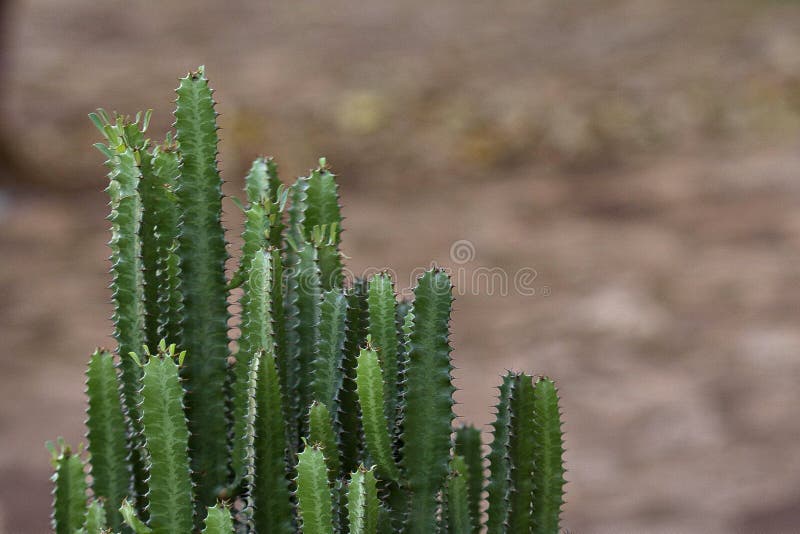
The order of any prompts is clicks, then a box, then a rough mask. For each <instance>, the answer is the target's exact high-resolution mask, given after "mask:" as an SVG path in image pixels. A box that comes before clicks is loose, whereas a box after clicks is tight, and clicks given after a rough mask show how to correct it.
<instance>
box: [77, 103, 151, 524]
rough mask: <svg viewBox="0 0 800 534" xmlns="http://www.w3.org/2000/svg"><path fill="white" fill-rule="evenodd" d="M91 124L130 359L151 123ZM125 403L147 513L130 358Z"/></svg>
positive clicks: (98, 116) (138, 309) (140, 331)
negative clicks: (104, 174) (100, 157)
mask: <svg viewBox="0 0 800 534" xmlns="http://www.w3.org/2000/svg"><path fill="white" fill-rule="evenodd" d="M89 117H90V118H91V120H92V122H94V124H95V126H96V127H97V128H98V130H100V132H101V133H102V134H103V136H104V137H105V139H106V144H102V143H98V144H96V145H95V147H97V148H98V149H99V150H100V151H101V152H102V153H103V154H104V155H105V156H106V158H107V159H106V166H107V167H108V169H109V173H108V178H109V183H108V187H107V189H106V192H107V193H108V195H109V198H110V199H111V202H110V204H111V213H110V215H109V217H108V219H109V221H111V241H109V248H110V249H111V275H112V282H111V288H112V294H111V300H112V302H113V304H114V314H113V316H112V320H113V322H114V338H115V339H116V341H117V352H118V353H119V354H123V355H127V354H128V353H129V352H132V351H139V350H140V349H141V347H142V345H144V343H145V341H146V338H145V316H146V311H145V310H146V305H145V300H144V298H145V292H144V266H143V263H142V243H141V239H140V233H139V232H140V227H141V225H142V201H141V196H140V194H139V187H140V182H141V179H142V172H141V168H140V166H141V162H142V152H143V150H144V148H145V147H146V146H147V140H145V139H144V132H145V131H146V130H147V125H148V123H149V121H150V114H149V113H147V114H145V115H144V117H142V115H141V114H139V115H137V116H136V118H135V120H131V119H130V118H129V117H123V116H119V115H116V116H115V117H114V121H113V122H112V120H111V117H109V115H108V114H107V113H106V112H105V111H103V110H102V109H98V110H97V113H92V114H90V115H89ZM120 369H121V381H122V399H123V402H124V404H125V409H126V411H127V413H128V421H129V425H130V432H129V440H128V452H129V454H130V457H131V466H132V471H133V477H134V495H133V498H134V499H135V501H136V504H137V506H138V508H139V510H140V511H142V512H144V507H145V498H144V494H145V493H146V491H147V486H146V483H145V478H146V476H147V475H146V471H145V461H146V459H145V458H144V455H145V452H144V447H143V443H142V441H141V426H140V424H139V418H140V416H139V411H138V405H139V399H138V388H139V380H140V378H141V370H140V369H139V368H138V367H137V366H136V365H135V364H134V363H133V361H132V360H130V359H129V358H121V359H120Z"/></svg>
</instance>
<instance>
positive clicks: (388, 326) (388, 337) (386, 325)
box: [367, 273, 400, 435]
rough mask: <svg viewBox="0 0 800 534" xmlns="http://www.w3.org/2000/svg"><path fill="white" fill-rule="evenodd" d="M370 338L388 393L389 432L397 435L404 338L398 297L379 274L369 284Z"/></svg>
mask: <svg viewBox="0 0 800 534" xmlns="http://www.w3.org/2000/svg"><path fill="white" fill-rule="evenodd" d="M367 300H368V304H369V335H370V336H371V338H372V344H373V346H374V347H375V348H376V350H377V351H378V355H379V357H380V362H381V369H382V372H383V378H384V380H383V384H384V385H383V389H384V391H385V405H384V411H385V412H386V418H387V420H388V421H389V433H390V434H392V435H394V433H395V423H396V417H397V398H398V379H397V378H398V376H400V362H399V358H400V354H399V347H400V339H399V335H398V331H397V324H396V320H397V319H396V317H397V298H396V297H395V292H394V283H393V282H392V278H391V276H390V275H389V274H388V273H379V274H376V275H375V276H373V277H372V278H371V279H370V281H369V296H368V299H367Z"/></svg>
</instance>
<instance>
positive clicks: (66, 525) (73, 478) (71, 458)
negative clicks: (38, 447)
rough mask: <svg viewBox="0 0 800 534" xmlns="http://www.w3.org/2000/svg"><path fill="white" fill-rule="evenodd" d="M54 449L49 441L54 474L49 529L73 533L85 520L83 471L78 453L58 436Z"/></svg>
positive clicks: (84, 477)
mask: <svg viewBox="0 0 800 534" xmlns="http://www.w3.org/2000/svg"><path fill="white" fill-rule="evenodd" d="M58 445H59V447H58V450H56V449H55V447H53V446H52V444H49V448H50V449H51V454H52V462H53V465H54V467H55V473H53V477H52V478H51V480H52V481H53V484H54V486H55V487H54V490H53V518H52V524H53V530H54V531H55V532H56V534H73V533H74V532H75V531H76V530H77V529H79V528H81V527H83V525H84V522H85V521H86V507H87V497H86V474H85V473H84V467H85V466H84V463H83V460H81V457H80V454H75V453H74V452H73V451H72V449H71V448H70V447H69V445H66V444H64V442H63V440H60V439H59V444H58Z"/></svg>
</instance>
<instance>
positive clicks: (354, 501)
mask: <svg viewBox="0 0 800 534" xmlns="http://www.w3.org/2000/svg"><path fill="white" fill-rule="evenodd" d="M365 473H366V469H364V466H360V467H359V468H358V469H357V470H355V471H353V473H351V474H350V482H349V484H348V485H347V524H348V525H349V530H348V532H349V533H350V534H365V533H366V521H367V488H366V481H365Z"/></svg>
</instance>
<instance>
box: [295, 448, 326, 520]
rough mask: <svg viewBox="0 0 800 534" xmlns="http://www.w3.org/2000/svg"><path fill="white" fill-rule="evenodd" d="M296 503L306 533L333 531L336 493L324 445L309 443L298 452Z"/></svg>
mask: <svg viewBox="0 0 800 534" xmlns="http://www.w3.org/2000/svg"><path fill="white" fill-rule="evenodd" d="M297 506H298V511H299V515H300V521H301V525H302V532H303V534H332V533H333V513H332V510H333V495H332V493H331V488H330V485H329V483H328V469H327V467H326V463H325V455H324V454H323V452H322V449H321V448H320V447H318V446H316V445H312V444H309V445H308V446H306V447H305V449H304V450H303V452H301V453H300V454H298V455H297Z"/></svg>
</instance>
